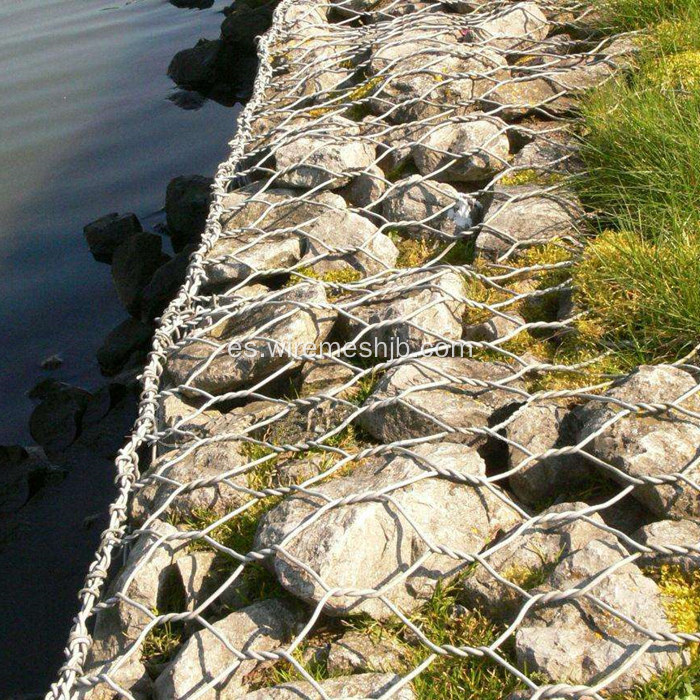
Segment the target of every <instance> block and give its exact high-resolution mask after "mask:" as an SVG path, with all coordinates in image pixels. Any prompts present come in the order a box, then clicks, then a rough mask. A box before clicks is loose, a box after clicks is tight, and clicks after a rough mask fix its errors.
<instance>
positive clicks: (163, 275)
mask: <svg viewBox="0 0 700 700" xmlns="http://www.w3.org/2000/svg"><path fill="white" fill-rule="evenodd" d="M195 250H196V247H195V246H193V245H189V246H187V247H185V248H183V249H182V250H181V251H180V252H179V253H178V254H177V255H176V256H175V257H173V258H171V259H170V260H168V261H167V262H166V263H164V264H163V265H161V266H160V267H159V268H158V269H157V270H156V271H155V272H154V273H153V277H151V280H150V281H149V283H148V284H147V285H146V286H145V287H144V288H143V289H142V290H141V303H140V308H141V320H142V321H143V322H144V323H149V322H151V321H153V320H154V319H155V318H156V317H158V316H160V315H161V314H162V313H163V310H164V309H165V308H166V307H167V306H168V304H169V303H170V302H171V301H172V300H173V299H174V298H175V295H176V294H177V292H178V290H179V289H180V287H181V286H182V285H183V284H184V282H185V279H186V277H187V268H188V267H189V264H190V257H191V255H192V253H194V251H195Z"/></svg>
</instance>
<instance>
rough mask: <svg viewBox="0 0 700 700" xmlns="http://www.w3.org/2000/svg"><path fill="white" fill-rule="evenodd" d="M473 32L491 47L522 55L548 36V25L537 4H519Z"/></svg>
mask: <svg viewBox="0 0 700 700" xmlns="http://www.w3.org/2000/svg"><path fill="white" fill-rule="evenodd" d="M471 31H472V32H473V34H474V38H475V39H477V40H478V41H480V42H485V43H486V44H487V46H489V47H496V48H498V49H500V50H502V51H514V50H516V51H523V50H527V49H528V48H532V46H533V44H537V43H538V42H541V41H542V40H543V39H544V38H545V37H546V36H547V33H548V32H549V22H548V21H547V18H546V17H545V16H544V14H543V13H542V11H541V10H540V8H539V7H538V6H537V5H536V4H535V3H534V2H519V3H517V4H516V5H512V6H506V7H505V8H504V9H503V11H502V12H497V13H494V16H491V17H489V18H488V19H486V20H484V21H482V22H479V23H478V24H477V25H476V26H475V27H473V28H471Z"/></svg>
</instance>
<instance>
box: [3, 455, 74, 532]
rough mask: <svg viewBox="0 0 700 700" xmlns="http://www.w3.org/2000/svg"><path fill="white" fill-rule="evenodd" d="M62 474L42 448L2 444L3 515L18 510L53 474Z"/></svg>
mask: <svg viewBox="0 0 700 700" xmlns="http://www.w3.org/2000/svg"><path fill="white" fill-rule="evenodd" d="M62 473H63V472H62V471H61V470H59V469H57V468H56V467H54V466H53V465H52V464H51V463H50V462H49V461H48V459H47V458H46V455H45V454H44V450H42V449H41V447H28V448H25V447H21V446H19V445H2V446H0V515H7V514H10V513H14V512H16V511H18V510H19V509H20V508H21V507H22V506H23V505H24V504H25V503H26V502H27V501H28V500H29V499H30V498H31V497H32V496H34V495H35V494H36V493H37V492H38V491H39V490H40V489H41V488H43V486H45V485H46V484H47V483H48V482H49V481H50V480H51V476H52V474H53V475H56V476H59V475H62ZM1 532H2V528H0V533H1Z"/></svg>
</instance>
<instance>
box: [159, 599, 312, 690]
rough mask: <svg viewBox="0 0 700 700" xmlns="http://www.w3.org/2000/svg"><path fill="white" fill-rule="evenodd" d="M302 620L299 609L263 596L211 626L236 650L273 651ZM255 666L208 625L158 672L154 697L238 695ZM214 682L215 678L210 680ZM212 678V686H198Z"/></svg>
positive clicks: (247, 651) (250, 659)
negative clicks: (207, 688) (224, 640)
mask: <svg viewBox="0 0 700 700" xmlns="http://www.w3.org/2000/svg"><path fill="white" fill-rule="evenodd" d="M299 622H301V617H300V615H299V612H298V611H297V610H296V609H294V608H292V607H290V606H289V605H287V604H286V603H284V602H282V601H279V600H265V601H262V602H260V603H255V604H253V605H250V606H249V607H247V608H244V609H243V610H239V611H237V612H234V613H231V614H230V615H228V616H227V617H225V618H223V619H222V620H219V621H218V622H215V623H214V625H213V628H214V629H215V630H216V632H217V633H218V634H220V635H221V636H222V637H223V638H224V639H226V640H227V642H228V643H229V644H230V645H231V647H233V648H234V649H235V650H236V651H237V652H241V653H243V654H251V653H260V652H266V651H273V650H275V649H277V648H278V647H280V646H282V645H283V644H284V643H285V642H286V641H288V640H289V639H290V638H291V636H292V634H293V633H294V632H295V631H296V627H297V625H298V623H299ZM257 665H258V661H256V660H254V659H252V658H248V659H245V660H243V661H241V660H240V659H239V657H238V656H237V655H236V654H234V653H233V652H231V651H230V650H229V649H227V647H226V646H225V645H224V644H223V643H222V642H221V641H220V640H219V638H218V637H217V636H216V635H215V634H214V633H213V632H212V631H210V630H208V629H206V630H201V631H199V632H197V633H196V634H194V635H192V637H190V638H189V639H188V640H187V642H186V643H185V645H184V646H183V647H182V649H180V651H179V652H178V653H177V656H175V658H174V659H173V660H172V661H171V662H170V663H169V664H168V666H166V668H165V669H164V670H163V672H162V673H161V674H160V676H158V680H157V681H156V685H155V691H156V692H155V698H156V700H172V698H188V697H194V695H195V694H196V695H197V697H198V698H201V700H213V699H214V698H238V697H241V696H242V695H244V694H245V691H246V689H247V687H248V686H247V683H246V680H245V677H246V676H247V675H248V674H250V673H251V672H252V671H253V670H254V669H255V667H256V666H257ZM213 681H216V683H213ZM209 683H212V688H211V689H209V690H206V691H203V690H202V689H203V688H204V687H205V686H207V685H208V684H209Z"/></svg>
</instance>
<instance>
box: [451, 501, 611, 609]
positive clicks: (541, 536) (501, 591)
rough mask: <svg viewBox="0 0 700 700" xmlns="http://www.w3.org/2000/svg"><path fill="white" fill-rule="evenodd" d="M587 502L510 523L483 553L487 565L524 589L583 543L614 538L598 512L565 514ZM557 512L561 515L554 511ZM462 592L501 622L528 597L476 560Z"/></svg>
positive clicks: (564, 505)
mask: <svg viewBox="0 0 700 700" xmlns="http://www.w3.org/2000/svg"><path fill="white" fill-rule="evenodd" d="M586 508H588V506H587V505H586V504H585V503H560V504H558V505H556V506H552V507H551V508H548V509H547V510H545V511H543V512H542V513H540V514H539V516H538V517H541V518H544V521H543V522H537V523H535V524H533V525H529V526H528V527H526V528H524V529H522V530H521V529H520V528H517V527H516V528H514V529H513V531H512V532H510V533H507V535H506V537H504V539H505V540H507V542H505V544H504V545H503V546H501V547H500V548H497V549H496V551H495V552H493V553H492V554H490V555H489V556H487V557H486V561H487V563H488V565H489V566H490V567H491V569H493V570H494V571H495V572H496V573H497V574H498V575H499V576H501V577H503V578H505V579H506V580H507V581H510V582H511V583H513V584H515V585H517V586H519V587H520V588H522V589H523V590H524V591H526V592H528V591H530V590H532V589H534V588H536V587H537V586H539V585H541V584H542V583H543V582H544V581H545V580H546V578H547V576H548V575H549V574H550V573H551V572H552V570H553V569H554V568H555V567H556V565H557V564H559V562H560V561H561V560H562V559H564V557H567V556H569V554H572V553H573V552H576V551H578V550H579V549H581V548H582V547H585V546H586V545H587V544H588V543H589V542H591V541H592V540H606V541H609V542H613V543H614V542H616V540H615V538H614V537H613V536H612V535H609V534H608V533H607V532H606V531H605V530H604V529H602V527H597V526H596V525H600V526H604V522H603V520H602V518H601V517H600V516H599V515H597V514H594V515H592V516H588V517H589V519H590V520H591V521H593V522H587V521H586V520H583V519H581V518H576V517H575V516H573V517H568V518H567V517H565V514H566V513H571V514H573V513H575V512H576V511H581V510H584V509H586ZM557 515H559V516H560V517H559V518H556V517H555V516H557ZM464 596H465V601H466V603H467V604H468V605H472V606H477V607H478V608H479V609H480V611H481V612H483V613H484V614H486V615H488V616H489V617H490V618H491V619H493V620H496V621H499V622H503V621H506V622H511V621H512V620H513V619H514V618H515V616H516V615H517V613H518V611H519V610H520V608H521V607H522V606H523V605H524V604H525V602H526V601H527V597H526V596H525V595H523V594H522V593H519V592H518V591H517V590H516V589H515V588H512V587H511V586H507V585H506V584H504V583H501V582H500V581H499V580H498V579H497V578H496V577H495V576H494V575H493V574H492V573H491V572H490V571H489V570H488V569H487V568H486V567H485V566H483V565H481V564H479V565H477V567H476V568H475V569H474V571H473V573H471V574H470V575H469V576H468V577H467V578H466V579H465V580H464Z"/></svg>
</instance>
